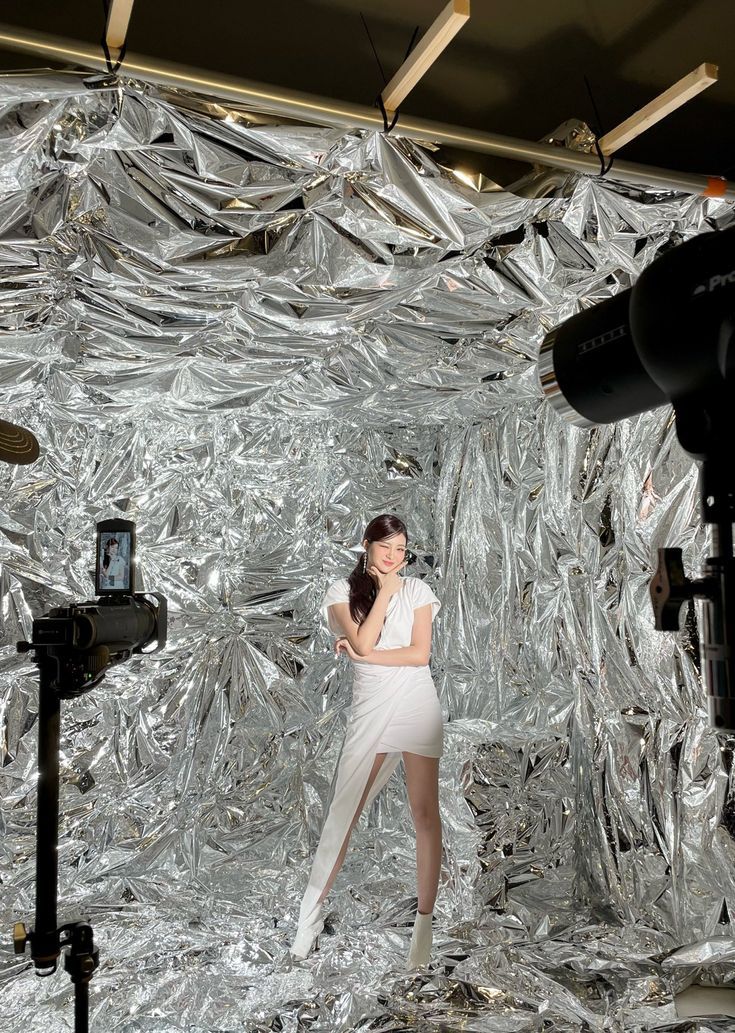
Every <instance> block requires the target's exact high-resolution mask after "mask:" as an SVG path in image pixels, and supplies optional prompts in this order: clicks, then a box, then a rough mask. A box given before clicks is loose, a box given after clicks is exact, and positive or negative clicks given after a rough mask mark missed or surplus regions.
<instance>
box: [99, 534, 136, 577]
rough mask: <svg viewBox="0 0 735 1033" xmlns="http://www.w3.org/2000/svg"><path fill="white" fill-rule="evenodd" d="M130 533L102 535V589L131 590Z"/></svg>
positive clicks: (100, 557) (100, 565) (100, 563)
mask: <svg viewBox="0 0 735 1033" xmlns="http://www.w3.org/2000/svg"><path fill="white" fill-rule="evenodd" d="M130 551H131V550H130V532H129V531H103V532H102V533H101V534H100V555H99V571H100V588H102V589H111V588H112V589H119V590H120V591H123V592H124V591H129V590H130Z"/></svg>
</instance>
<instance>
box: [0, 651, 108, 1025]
mask: <svg viewBox="0 0 735 1033" xmlns="http://www.w3.org/2000/svg"><path fill="white" fill-rule="evenodd" d="M32 648H33V644H32V643H29V642H19V643H18V652H27V651H28V650H29V649H32ZM37 648H38V654H37V658H36V662H37V663H38V665H39V667H40V692H39V705H38V813H37V818H36V918H35V923H34V928H33V929H32V930H30V931H29V930H27V929H26V927H25V925H24V924H23V922H16V924H15V925H14V927H13V945H14V947H15V953H16V954H24V953H25V948H26V944H27V943H29V944H30V947H31V958H32V960H33V963H34V965H35V966H36V970H37V973H38V975H39V976H51V975H53V974H54V972H55V971H56V967H57V963H58V958H59V955H60V953H61V951H62V949H65V953H64V968H65V969H66V971H67V972H68V973H69V975H70V976H71V980H72V983H73V984H74V1030H75V1033H87V1031H88V1029H89V981H90V979H91V978H92V975H93V973H94V970H95V969H96V968H97V966H98V964H99V950H98V949H97V948H96V947H95V945H94V937H93V933H92V926H91V925H90V924H89V923H88V922H83V921H79V922H68V923H67V924H66V925H62V926H60V927H58V928H57V924H56V923H57V915H56V911H57V904H58V845H59V733H60V717H61V700H62V699H63V698H70V697H72V696H76V695H80V691H79V689H74V688H72V689H70V690H68V691H66V692H65V691H64V690H63V689H60V688H59V687H58V682H59V675H60V673H61V672H63V673H64V674H65V675H66V676H67V677H68V683H69V685H71V686H74V685H77V684H79V676H80V675H82V681H83V683H84V684H83V687H82V688H81V691H82V692H86V691H87V689H89V688H91V687H92V685H94V684H95V683H96V682H97V681H99V680H100V679H101V678H102V677H103V676H104V672H105V668H106V666H107V664H108V663H109V660H110V654H109V651H108V650H107V648H106V647H104V646H101V647H99V648H98V649H96V650H93V651H92V652H91V653H88V654H86V656H85V663H84V665H83V668H84V669H83V670H82V665H81V664H80V663H79V660H78V659H75V658H74V656H73V654H71V653H67V652H66V651H65V650H63V647H53V646H52V647H40V648H39V647H37ZM90 661H91V663H90ZM95 667H97V668H98V670H97V671H96V672H95V671H94V668H95ZM90 668H92V670H90ZM65 680H66V679H65Z"/></svg>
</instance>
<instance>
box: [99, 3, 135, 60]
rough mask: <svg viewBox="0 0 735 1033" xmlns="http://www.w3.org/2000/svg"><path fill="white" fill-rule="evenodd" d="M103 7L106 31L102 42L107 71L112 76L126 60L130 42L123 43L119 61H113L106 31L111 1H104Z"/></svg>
mask: <svg viewBox="0 0 735 1033" xmlns="http://www.w3.org/2000/svg"><path fill="white" fill-rule="evenodd" d="M102 7H103V9H104V12H105V31H104V32H103V33H102V39H101V41H100V42H101V43H102V49H103V50H104V52H105V61H106V62H107V71H108V72H109V73H110V75H116V74H117V70H118V68H119V67H120V65H121V64H122V63H123V60H124V59H125V50H126V48H127V45H128V41H127V39H126V40H124V41H123V45H122V46H121V47H120V53H119V55H118V58H117V61H113V60H112V57H111V55H110V48H109V47H108V46H107V32H106V30H107V17H108V15H109V13H110V0H102Z"/></svg>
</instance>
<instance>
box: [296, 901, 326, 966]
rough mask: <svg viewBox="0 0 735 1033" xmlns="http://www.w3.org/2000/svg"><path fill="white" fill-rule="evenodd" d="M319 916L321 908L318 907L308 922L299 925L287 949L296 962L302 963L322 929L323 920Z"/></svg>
mask: <svg viewBox="0 0 735 1033" xmlns="http://www.w3.org/2000/svg"><path fill="white" fill-rule="evenodd" d="M321 915H322V908H321V905H319V906H318V908H317V909H316V911H315V912H314V914H313V915H312V916H311V917H310V918H309V920H307V921H306V922H300V923H299V927H298V929H297V931H296V936H295V937H294V941H293V943H292V944H291V946H290V947H289V953H290V954H291V956H292V957H294V958H296V959H297V960H298V961H303V960H304V958H305V957H306V956H307V955H308V953H309V951H310V950H311V948H312V947H313V946H314V943H315V941H316V939H317V937H318V936H319V933H320V932H321V931H322V929H323V928H324V919H323V918H322V916H321Z"/></svg>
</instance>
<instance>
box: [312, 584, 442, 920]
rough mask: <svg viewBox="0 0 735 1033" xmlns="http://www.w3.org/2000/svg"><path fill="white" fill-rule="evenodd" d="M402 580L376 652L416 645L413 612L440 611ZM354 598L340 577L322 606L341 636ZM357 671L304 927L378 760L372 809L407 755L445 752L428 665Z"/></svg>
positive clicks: (423, 588) (358, 666)
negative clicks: (337, 609) (338, 607)
mask: <svg viewBox="0 0 735 1033" xmlns="http://www.w3.org/2000/svg"><path fill="white" fill-rule="evenodd" d="M401 580H402V581H403V584H402V585H401V588H400V590H399V591H398V592H396V594H395V595H393V596H391V598H390V600H389V602H388V607H387V610H386V614H385V620H384V622H383V628H382V631H381V633H380V638H379V639H378V642H377V643H376V644H375V647H374V648H375V649H398V648H400V647H402V646H410V645H411V633H412V629H413V611H414V609H415V608H416V607H417V606H425V605H426V604H427V603H431V616H432V620H433V619H434V617H435V616H436V614H437V613H438V612H439V609H440V608H441V603H440V601H439V600H438V599H437V597H436V596H435V595H434V593H433V592H432V590H431V589H430V588H429V586H428V585H427V584H425V583H424V582H423V581H422V580H421V579H420V578H417V577H403V578H402V579H401ZM348 600H349V584H348V581H347V578H340V579H339V580H338V581H334V582H333V583H332V584H331V585H330V586H329V589H328V591H327V594H326V595H325V597H324V599H323V601H322V605H321V612H322V614H323V616H324V617H325V618H326V620H327V622H328V625H329V630H330V631H331V632H332V634H333V636H334V637H335V638H338V637H341V636H342V635H344V631H343V629H342V628H340V626H339V625H338V624H337V622H336V621H335V620H334V614H333V613H332V612H331V611H330V609H329V607H330V606H331V605H332V603H339V602H347V601H348ZM353 666H354V680H353V685H352V706H351V707H350V710H349V712H348V721H347V730H346V733H345V739H344V743H343V744H342V750H341V752H340V756H339V760H338V762H337V768H336V770H335V775H334V778H333V779H332V786H331V790H330V796H329V801H328V803H327V811H326V817H325V819H324V824H323V826H322V832H321V836H320V838H319V844H318V846H317V849H316V853H315V855H314V861H313V863H312V868H311V874H310V876H309V882H308V884H307V887H306V890H305V892H304V897H303V900H302V901H301V910H300V913H299V928H301V927H302V926H303V925H304V924H306V923H309V922H311V921H313V919H314V916H315V914H316V911H317V905H318V901H319V897H320V896H321V894H322V891H323V889H324V887H325V886H326V883H327V879H328V878H329V876H330V875H331V873H332V869H333V868H334V863H335V861H336V860H337V857H338V856H339V852H340V850H341V849H342V844H343V843H344V841H345V837H346V836H347V833H348V832H349V829H350V825H351V824H352V820H353V818H354V816H355V812H356V811H357V808H358V805H359V803H360V800H361V798H362V794H363V792H364V791H365V786H366V785H367V781H368V778H369V776H370V772H371V770H372V767H373V762H374V759H375V754H376V753H385V754H387V756H386V757H385V759H384V760H383V764H382V766H381V768H380V770H379V771H378V774H377V776H376V778H375V781H374V782H373V784H372V786H371V787H370V791H369V793H368V796H367V798H366V801H365V805H364V806H365V807H366V808H367V807H369V806H370V804H371V803H372V801H373V800H374V799H375V797H376V796H377V795H378V793H379V792H380V790H381V789H382V788H383V786H384V785H385V784H386V783H387V782H388V780H389V778H390V776H391V775H392V774H393V772H394V771H395V769H396V767H397V766H398V763H399V761H400V759H401V753H402V752H403V751H404V750H405V751H407V752H410V753H419V754H421V755H422V756H424V757H441V755H442V753H443V723H442V712H441V706H440V704H439V698H438V696H437V693H436V688H435V686H434V681H433V679H432V677H431V671H430V670H429V665H428V664H426V665H424V666H422V667H415V666H409V665H404V666H400V667H399V666H396V667H393V666H391V667H388V666H383V665H379V664H369V663H365V662H364V661H359V660H355V661H353Z"/></svg>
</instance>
